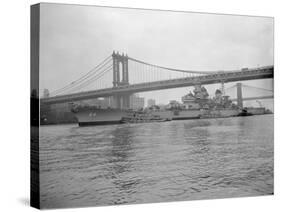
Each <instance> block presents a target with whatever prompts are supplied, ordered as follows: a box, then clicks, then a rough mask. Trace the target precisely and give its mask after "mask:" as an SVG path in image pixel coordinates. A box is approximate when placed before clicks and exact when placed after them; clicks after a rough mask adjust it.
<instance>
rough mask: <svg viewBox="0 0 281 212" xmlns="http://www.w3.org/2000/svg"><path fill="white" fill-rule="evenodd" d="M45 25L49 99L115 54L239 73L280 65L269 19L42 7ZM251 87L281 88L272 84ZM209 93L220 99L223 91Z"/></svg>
mask: <svg viewBox="0 0 281 212" xmlns="http://www.w3.org/2000/svg"><path fill="white" fill-rule="evenodd" d="M40 21H41V22H40V39H41V40H40V94H41V95H42V93H43V89H44V88H47V89H49V90H50V92H52V91H53V90H56V89H59V88H61V87H63V86H64V85H67V84H69V83H71V82H73V81H74V80H75V79H77V78H79V77H80V76H82V75H84V74H85V73H87V72H88V71H89V70H90V69H91V68H93V67H94V66H95V65H97V64H98V63H100V62H101V61H102V60H103V59H104V58H105V57H107V56H108V55H110V54H111V53H112V51H113V50H118V51H119V52H125V53H127V54H128V55H129V56H131V57H134V58H138V59H141V60H143V61H147V62H151V63H154V64H159V65H162V66H165V67H172V68H178V69H189V70H204V71H214V70H233V69H241V68H244V67H258V66H264V65H273V63H274V51H273V48H274V44H273V41H274V39H273V31H274V24H273V18H269V17H256V16H255V17H252V16H235V15H220V14H205V13H188V12H171V11H155V10H141V9H126V8H109V7H95V6H81V5H78V6H77V5H65V4H49V3H42V4H41V20H40ZM243 83H246V84H248V85H254V86H256V87H263V88H266V89H271V88H272V87H273V84H272V80H255V81H245V82H243ZM232 85H233V83H228V84H226V85H225V86H226V87H229V86H232ZM206 87H207V89H208V90H209V93H210V94H212V93H213V92H214V91H215V89H216V88H219V87H220V85H209V86H206ZM191 89H193V88H177V89H170V90H160V91H153V92H145V93H140V94H139V95H140V96H143V97H145V99H146V100H147V99H150V98H152V99H155V100H156V102H157V103H167V102H169V100H172V99H175V100H180V99H181V96H183V95H184V94H186V93H187V92H188V91H189V90H191ZM251 95H253V96H257V95H259V94H255V93H254V92H252V94H251ZM263 102H267V101H263ZM268 104H270V105H272V107H273V104H271V103H268ZM270 107H271V106H270Z"/></svg>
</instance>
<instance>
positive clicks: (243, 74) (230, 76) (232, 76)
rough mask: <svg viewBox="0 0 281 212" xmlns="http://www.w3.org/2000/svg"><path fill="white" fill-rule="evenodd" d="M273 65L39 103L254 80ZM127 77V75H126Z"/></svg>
mask: <svg viewBox="0 0 281 212" xmlns="http://www.w3.org/2000/svg"><path fill="white" fill-rule="evenodd" d="M273 71H274V66H264V67H259V68H251V69H242V70H239V71H227V72H224V71H219V72H216V73H214V72H210V74H204V75H199V76H193V77H183V78H176V79H169V80H159V81H154V82H144V83H136V84H129V83H128V81H127V82H126V83H123V84H122V83H119V85H117V84H115V86H114V87H112V88H105V89H98V90H92V91H87V92H79V93H73V94H67V95H58V96H53V97H48V98H42V99H41V103H43V104H56V103H65V102H75V101H81V100H86V99H94V98H99V97H108V96H128V95H131V94H133V93H138V92H147V91H153V90H162V89H170V88H178V87H188V86H194V85H196V84H202V85H206V84H215V83H221V82H224V83H227V82H236V81H245V80H256V79H267V78H273ZM127 79H128V77H127Z"/></svg>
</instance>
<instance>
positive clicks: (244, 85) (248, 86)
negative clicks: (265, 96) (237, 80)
mask: <svg viewBox="0 0 281 212" xmlns="http://www.w3.org/2000/svg"><path fill="white" fill-rule="evenodd" d="M242 86H243V87H247V88H254V89H258V90H263V91H268V92H273V90H270V89H265V88H259V87H255V86H250V85H246V84H242Z"/></svg>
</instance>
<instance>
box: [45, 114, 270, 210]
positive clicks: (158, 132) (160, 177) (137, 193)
mask: <svg viewBox="0 0 281 212" xmlns="http://www.w3.org/2000/svg"><path fill="white" fill-rule="evenodd" d="M40 171H41V173H40V183H41V187H40V189H41V204H42V207H43V208H60V207H73V206H75V207H77V206H95V205H113V204H133V203H147V202H162V201H179V200H192V199H209V198H224V197H241V196H254V195H268V194H272V193H273V115H263V116H252V117H239V118H238V117H237V118H225V119H208V120H207V119H205V120H186V121H172V122H162V123H144V124H130V125H111V126H93V127H78V126H77V125H60V126H44V127H41V128H40Z"/></svg>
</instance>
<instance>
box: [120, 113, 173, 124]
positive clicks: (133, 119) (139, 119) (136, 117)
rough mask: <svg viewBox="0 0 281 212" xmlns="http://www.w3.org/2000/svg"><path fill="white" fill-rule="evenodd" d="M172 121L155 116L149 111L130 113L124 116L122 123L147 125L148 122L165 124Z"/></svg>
mask: <svg viewBox="0 0 281 212" xmlns="http://www.w3.org/2000/svg"><path fill="white" fill-rule="evenodd" d="M164 121H171V119H168V118H162V117H161V116H160V115H155V114H152V113H150V112H147V111H130V112H128V113H126V116H123V117H122V119H121V121H120V122H121V123H147V122H164Z"/></svg>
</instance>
